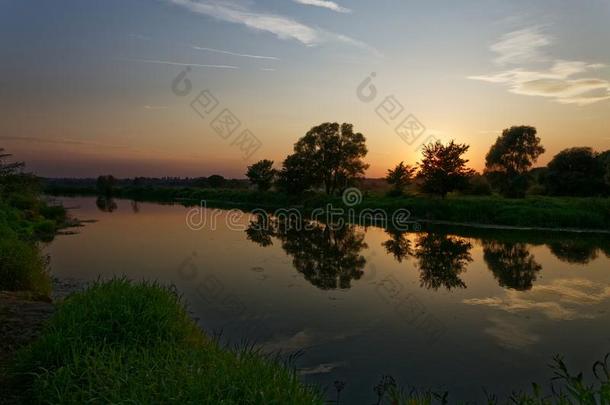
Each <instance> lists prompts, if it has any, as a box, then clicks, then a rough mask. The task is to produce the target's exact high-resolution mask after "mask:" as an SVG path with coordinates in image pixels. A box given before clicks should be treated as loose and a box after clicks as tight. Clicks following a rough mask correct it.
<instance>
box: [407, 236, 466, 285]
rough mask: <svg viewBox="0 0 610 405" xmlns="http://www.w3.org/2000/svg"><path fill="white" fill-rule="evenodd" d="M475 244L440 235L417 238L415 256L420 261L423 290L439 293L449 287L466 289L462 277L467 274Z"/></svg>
mask: <svg viewBox="0 0 610 405" xmlns="http://www.w3.org/2000/svg"><path fill="white" fill-rule="evenodd" d="M470 249H472V244H471V243H470V242H467V241H465V240H462V239H460V238H458V237H455V236H447V235H442V234H438V233H428V234H424V235H420V236H419V237H418V239H417V244H416V248H415V254H414V255H415V257H416V258H417V259H418V262H419V270H420V276H419V277H420V284H421V286H422V287H425V288H428V289H433V290H438V289H439V288H440V287H445V288H446V289H448V290H451V289H452V288H466V284H465V283H464V282H463V281H462V279H461V278H460V274H461V273H463V272H464V271H466V267H467V265H468V263H470V262H472V257H471V256H470Z"/></svg>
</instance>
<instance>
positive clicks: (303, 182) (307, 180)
mask: <svg viewBox="0 0 610 405" xmlns="http://www.w3.org/2000/svg"><path fill="white" fill-rule="evenodd" d="M314 184H315V180H314V176H313V173H312V172H311V170H310V162H308V161H307V158H306V157H305V156H302V155H299V154H296V153H294V154H292V155H288V157H286V159H285V160H284V162H283V163H282V170H281V171H280V172H279V173H278V176H277V181H276V186H277V188H278V189H280V190H281V191H283V192H284V193H287V194H297V195H298V194H301V193H302V192H303V191H307V190H308V189H309V188H311V187H313V186H314Z"/></svg>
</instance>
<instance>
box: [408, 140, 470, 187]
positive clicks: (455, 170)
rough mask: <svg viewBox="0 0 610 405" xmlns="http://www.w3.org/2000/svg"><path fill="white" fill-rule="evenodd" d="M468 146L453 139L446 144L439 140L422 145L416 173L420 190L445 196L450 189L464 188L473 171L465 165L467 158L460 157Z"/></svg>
mask: <svg viewBox="0 0 610 405" xmlns="http://www.w3.org/2000/svg"><path fill="white" fill-rule="evenodd" d="M468 148H470V146H468V145H465V144H457V143H455V142H454V141H453V140H451V142H449V143H448V144H447V145H446V146H445V145H443V144H442V143H441V142H440V141H436V142H435V143H430V144H428V145H426V146H424V149H423V151H422V154H423V159H422V161H421V163H420V164H419V173H418V177H419V178H420V179H421V180H422V184H421V188H422V190H423V191H424V192H426V193H431V194H438V195H440V196H442V197H445V196H446V195H447V193H449V192H451V191H454V190H463V189H465V188H466V187H467V186H468V178H469V177H470V176H472V175H474V173H475V171H474V170H472V169H469V168H467V167H466V163H467V162H468V160H467V159H463V158H462V155H463V154H464V153H465V152H466V151H467V150H468Z"/></svg>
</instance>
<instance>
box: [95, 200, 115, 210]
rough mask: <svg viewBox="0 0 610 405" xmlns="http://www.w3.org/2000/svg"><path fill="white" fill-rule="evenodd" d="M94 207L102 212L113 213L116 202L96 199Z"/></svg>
mask: <svg viewBox="0 0 610 405" xmlns="http://www.w3.org/2000/svg"><path fill="white" fill-rule="evenodd" d="M95 205H96V206H97V208H98V209H99V210H100V211H102V212H113V211H114V210H116V209H117V204H116V201H114V199H113V198H111V197H97V200H95Z"/></svg>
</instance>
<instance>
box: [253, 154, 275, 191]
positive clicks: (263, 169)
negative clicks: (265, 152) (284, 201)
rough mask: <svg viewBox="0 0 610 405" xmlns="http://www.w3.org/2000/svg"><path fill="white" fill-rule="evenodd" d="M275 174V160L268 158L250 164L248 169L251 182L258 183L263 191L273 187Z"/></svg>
mask: <svg viewBox="0 0 610 405" xmlns="http://www.w3.org/2000/svg"><path fill="white" fill-rule="evenodd" d="M275 175H276V170H275V169H274V168H273V161H271V160H267V159H264V160H261V161H259V162H256V163H254V164H253V165H252V166H248V170H247V171H246V176H247V177H248V179H250V183H252V184H256V186H257V187H258V189H259V190H261V191H267V190H269V188H271V185H272V184H273V179H274V178H275Z"/></svg>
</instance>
